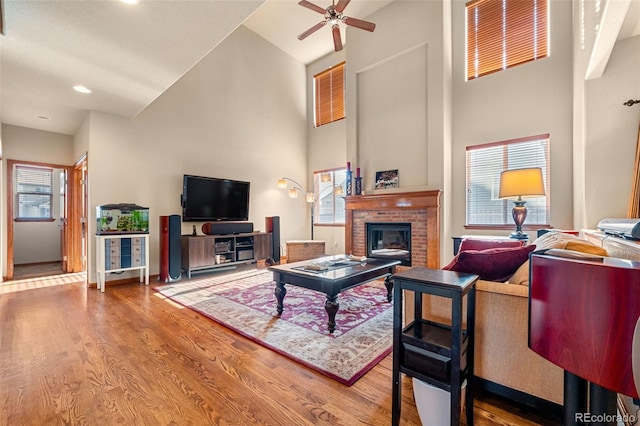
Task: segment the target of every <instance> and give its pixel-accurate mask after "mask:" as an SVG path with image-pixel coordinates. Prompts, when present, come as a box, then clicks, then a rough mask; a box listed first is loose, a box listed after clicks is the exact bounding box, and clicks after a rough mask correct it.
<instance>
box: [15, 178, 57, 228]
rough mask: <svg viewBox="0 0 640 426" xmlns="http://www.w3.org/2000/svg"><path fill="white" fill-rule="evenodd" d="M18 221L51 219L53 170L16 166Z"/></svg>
mask: <svg viewBox="0 0 640 426" xmlns="http://www.w3.org/2000/svg"><path fill="white" fill-rule="evenodd" d="M15 185H16V188H15V192H16V216H15V217H16V219H23V220H24V219H26V220H42V219H51V218H52V216H51V200H52V195H53V190H52V187H53V169H50V168H46V167H26V166H16V168H15Z"/></svg>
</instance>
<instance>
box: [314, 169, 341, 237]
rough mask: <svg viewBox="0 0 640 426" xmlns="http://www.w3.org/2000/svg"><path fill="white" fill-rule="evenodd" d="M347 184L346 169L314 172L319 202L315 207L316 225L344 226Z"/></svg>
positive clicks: (316, 195)
mask: <svg viewBox="0 0 640 426" xmlns="http://www.w3.org/2000/svg"><path fill="white" fill-rule="evenodd" d="M346 182H347V169H345V168H340V169H332V170H322V171H317V172H313V191H314V192H315V199H316V200H317V201H316V203H315V205H314V207H313V208H314V212H313V213H314V224H315V225H344V223H345V209H344V194H345V193H346ZM336 188H341V191H336ZM336 192H338V193H336Z"/></svg>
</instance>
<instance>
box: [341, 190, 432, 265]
mask: <svg viewBox="0 0 640 426" xmlns="http://www.w3.org/2000/svg"><path fill="white" fill-rule="evenodd" d="M440 193H441V191H418V192H397V193H390V194H374V195H357V196H351V197H346V198H345V210H346V223H345V225H346V226H345V253H347V254H353V255H356V256H365V255H366V254H367V250H366V245H365V239H366V229H365V228H366V226H365V223H367V222H386V223H398V222H402V223H411V265H412V266H425V267H427V268H433V269H438V268H439V267H440Z"/></svg>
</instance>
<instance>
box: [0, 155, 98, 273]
mask: <svg viewBox="0 0 640 426" xmlns="http://www.w3.org/2000/svg"><path fill="white" fill-rule="evenodd" d="M30 168H31V169H33V170H51V171H52V173H53V171H56V175H57V173H58V172H59V178H58V176H56V180H55V182H59V183H58V184H57V185H56V187H55V188H56V190H55V193H53V191H50V192H51V193H50V194H38V193H37V192H36V194H35V196H33V195H32V194H24V193H20V192H19V191H16V170H18V169H21V170H28V169H30ZM86 176H87V156H86V154H84V155H83V156H82V157H81V158H80V159H79V160H78V161H77V162H76V164H74V165H73V166H66V165H60V164H49V163H37V162H29V161H19V160H7V271H6V277H5V279H6V280H8V281H10V280H14V279H18V278H22V277H23V276H22V275H24V274H25V273H27V274H28V275H29V276H28V278H32V277H34V276H47V275H51V274H56V273H57V274H60V273H63V274H64V273H70V272H85V271H86V262H87V261H86V257H87V256H86V253H87V238H86V220H87V219H86V218H87V210H88V209H87V186H86ZM39 190H41V189H39ZM27 192H28V191H27ZM39 195H40V198H41V199H42V198H45V199H47V197H49V198H48V199H49V200H50V201H49V202H48V203H47V202H45V203H44V206H40V208H41V209H42V210H43V211H44V212H45V213H46V215H45V214H42V216H49V217H50V218H49V219H46V220H42V219H37V220H34V219H29V218H28V217H27V218H26V219H25V218H24V217H25V214H24V212H23V211H21V212H18V210H17V209H18V208H29V209H31V208H33V207H32V206H31V205H28V204H27V203H25V200H29V199H30V198H29V196H33V197H34V198H36V200H37V199H38V196H39ZM44 195H46V196H44ZM18 199H20V200H18ZM47 209H55V212H53V211H51V212H48V211H47ZM36 216H37V215H36ZM47 222H49V223H48V224H47ZM37 223H40V224H42V225H45V227H43V228H41V229H48V231H47V232H48V233H49V236H48V237H47V236H46V235H45V234H44V233H43V234H42V240H41V242H42V243H43V244H42V245H44V243H45V241H48V244H50V245H51V244H56V245H57V247H58V249H57V250H59V259H56V260H55V261H50V260H49V261H43V262H39V261H36V262H31V263H27V264H26V265H25V266H26V269H25V268H22V267H21V268H20V271H23V270H24V271H26V272H20V276H18V275H16V263H17V261H18V262H19V261H21V259H20V258H19V257H18V259H16V254H17V253H16V249H20V250H21V249H22V247H21V246H20V244H23V243H24V241H22V240H20V238H22V237H21V234H20V233H18V232H16V231H19V230H20V229H16V227H18V226H24V225H27V226H28V225H34V224H37ZM47 225H48V228H47V227H46V226H47ZM25 229H30V230H31V232H33V229H37V228H33V227H31V228H28V227H27V228H25ZM52 229H53V230H52ZM37 232H38V231H37V230H36V234H35V236H34V235H33V234H32V235H31V236H30V237H28V238H29V239H31V240H35V243H36V244H38V233H37ZM52 233H57V235H59V239H56V238H55V236H53V237H51V235H52ZM27 235H28V234H27ZM17 246H18V247H17ZM37 246H38V245H37ZM54 250H55V249H54ZM49 253H51V252H49ZM18 255H19V252H18ZM48 256H51V254H49V255H48Z"/></svg>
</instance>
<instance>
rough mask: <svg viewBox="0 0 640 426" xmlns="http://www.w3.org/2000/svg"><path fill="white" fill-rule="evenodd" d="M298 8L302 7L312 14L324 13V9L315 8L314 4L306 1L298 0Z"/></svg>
mask: <svg viewBox="0 0 640 426" xmlns="http://www.w3.org/2000/svg"><path fill="white" fill-rule="evenodd" d="M298 4H299V5H300V6H302V7H306V8H307V9H311V10H313V11H314V12H318V13H321V14H323V15H324V13H325V12H326V9H323V8H321V7H320V6H316V5H315V4H313V3H311V2H309V1H307V0H300V2H299V3H298Z"/></svg>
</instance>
